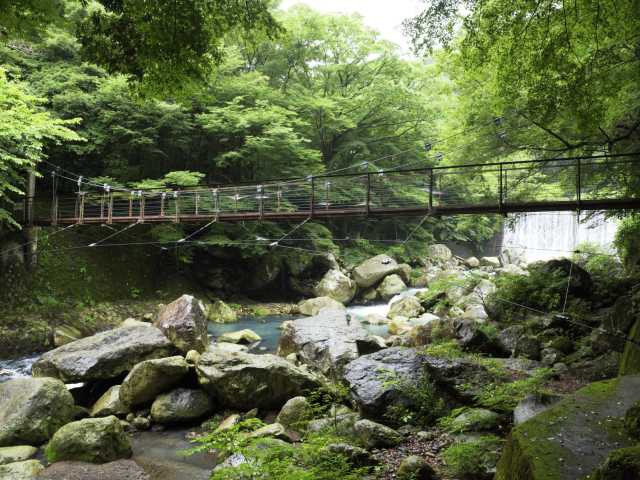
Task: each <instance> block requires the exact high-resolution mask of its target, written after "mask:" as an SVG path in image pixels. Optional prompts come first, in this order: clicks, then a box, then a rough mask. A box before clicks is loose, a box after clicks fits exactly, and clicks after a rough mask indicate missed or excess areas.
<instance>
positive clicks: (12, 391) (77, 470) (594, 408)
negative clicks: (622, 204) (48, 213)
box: [0, 245, 640, 480]
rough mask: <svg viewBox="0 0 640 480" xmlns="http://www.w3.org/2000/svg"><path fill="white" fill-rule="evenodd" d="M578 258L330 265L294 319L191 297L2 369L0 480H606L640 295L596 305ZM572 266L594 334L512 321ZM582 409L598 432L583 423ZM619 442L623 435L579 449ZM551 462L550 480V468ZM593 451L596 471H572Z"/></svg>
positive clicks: (538, 317) (632, 423) (624, 414)
mask: <svg viewBox="0 0 640 480" xmlns="http://www.w3.org/2000/svg"><path fill="white" fill-rule="evenodd" d="M566 262H568V261H559V262H557V263H555V264H554V263H551V262H550V263H549V264H545V265H540V266H538V267H535V268H533V267H532V268H527V267H526V266H525V265H521V264H514V263H508V262H506V261H505V260H504V259H503V260H500V259H497V258H483V259H476V258H468V259H458V258H456V257H454V256H453V255H452V254H451V252H450V251H449V250H448V249H447V248H446V247H445V246H444V245H433V246H432V247H431V249H430V253H429V256H428V258H426V259H425V260H424V261H423V262H422V263H421V264H419V265H414V266H409V265H399V264H397V263H396V262H395V260H394V259H393V258H391V257H389V256H387V255H379V256H377V257H373V258H371V259H368V260H367V261H365V262H363V263H362V264H361V265H358V266H357V267H356V268H354V269H353V270H351V271H346V270H343V269H342V268H341V267H340V266H339V265H338V264H337V263H336V262H335V261H326V262H324V263H322V264H323V265H325V266H326V271H325V273H323V274H320V276H319V277H318V279H317V284H316V285H315V286H313V288H312V290H313V292H314V293H315V294H317V295H318V296H316V297H313V298H309V299H306V300H303V301H301V302H300V303H299V304H298V305H297V307H296V309H295V310H297V311H298V312H299V313H297V314H291V315H289V316H270V317H266V318H263V319H262V320H260V319H247V318H240V319H238V318H233V317H234V316H233V315H232V313H233V312H230V309H229V308H228V307H226V306H225V304H224V303H222V302H216V303H213V304H205V303H203V302H201V301H200V300H199V299H197V298H194V297H193V296H190V295H183V296H182V297H180V298H178V299H176V300H175V301H174V302H172V303H170V304H168V305H166V306H161V307H160V309H159V310H158V312H157V313H155V314H154V315H151V316H144V317H140V318H137V319H136V318H131V319H128V320H126V321H125V322H123V323H122V325H120V326H119V327H118V328H115V329H112V330H107V331H104V332H100V333H97V334H95V335H92V336H89V337H85V338H79V339H77V340H73V341H70V342H68V343H65V344H64V345H61V346H60V347H58V348H56V349H54V350H51V351H49V352H46V353H45V354H43V355H42V356H39V357H30V358H25V359H22V360H14V361H11V362H5V363H3V364H2V365H3V366H2V368H3V370H2V371H3V373H4V378H3V379H5V380H7V381H4V382H3V383H1V384H0V424H1V425H2V428H1V429H0V478H12V479H13V478H15V479H16V480H19V479H28V478H29V479H30V478H45V479H58V478H109V479H110V480H114V479H115V480H117V479H119V478H127V479H134V478H135V479H140V480H143V479H149V478H151V479H158V480H162V479H164V480H172V479H174V478H176V479H178V478H194V479H198V478H203V479H204V478H209V476H210V475H211V472H212V471H214V478H235V477H233V475H235V473H234V472H236V473H237V472H241V471H253V470H252V469H257V471H260V472H263V473H264V472H269V471H272V470H271V469H273V468H275V465H276V463H274V462H275V459H276V457H277V464H278V465H280V464H282V462H285V463H286V462H291V463H290V467H288V468H287V469H285V470H288V471H290V472H293V471H295V469H297V468H302V470H303V471H304V470H305V469H306V470H307V471H312V469H313V468H318V466H317V461H313V460H310V459H313V458H315V457H314V455H318V458H324V459H326V458H331V459H332V461H331V462H332V463H331V466H326V467H323V468H324V473H323V474H322V475H325V474H326V475H333V474H332V473H331V470H327V469H330V468H336V469H338V465H339V466H340V467H339V468H340V470H335V472H338V471H339V472H340V473H335V475H337V476H342V477H344V478H365V477H366V478H420V479H427V480H430V479H435V478H462V477H464V478H490V477H492V476H493V475H494V474H495V475H496V476H497V478H500V479H504V480H507V479H513V480H516V479H518V480H521V479H523V478H525V479H538V478H540V479H542V478H562V479H564V478H579V477H578V476H577V475H578V473H577V472H580V474H589V473H593V474H594V475H607V474H608V473H607V472H608V471H612V470H611V469H613V468H619V466H615V465H613V463H615V461H614V460H612V458H614V457H609V460H607V457H608V456H609V454H611V455H614V456H615V455H616V451H618V450H619V449H623V450H624V449H629V448H634V445H635V444H636V443H637V440H635V439H634V436H635V435H637V434H638V432H637V431H636V430H637V418H636V417H637V412H636V410H637V408H638V407H637V406H635V407H634V405H635V404H636V402H638V401H640V383H639V382H640V379H639V377H638V376H637V375H634V373H635V370H634V369H635V368H637V366H636V365H635V364H634V363H633V361H632V360H630V361H627V363H626V364H624V368H625V369H627V370H628V371H624V372H622V373H627V374H630V375H627V376H624V377H620V379H619V380H617V379H615V378H616V377H617V375H618V373H619V364H620V360H621V358H634V356H633V355H634V352H633V351H632V352H631V353H630V352H629V348H632V347H630V346H629V345H631V346H633V344H632V343H629V344H627V343H626V342H624V341H623V342H620V341H619V338H618V337H616V336H615V335H612V334H610V333H607V332H611V331H613V330H610V329H609V328H607V327H611V325H615V326H616V328H617V329H618V330H624V331H626V332H633V331H634V329H636V328H637V327H634V326H633V325H634V323H635V324H637V323H638V311H639V310H638V303H637V292H636V291H635V290H633V289H631V290H628V289H627V290H624V289H623V290H622V291H621V292H619V294H618V296H617V297H616V298H613V299H611V301H610V302H609V303H608V304H607V305H603V304H602V302H596V301H595V300H594V299H593V295H592V292H593V280H592V279H591V277H590V276H589V273H588V272H586V271H584V270H582V269H581V268H580V267H579V266H578V265H570V267H569V264H568V263H566ZM567 268H569V271H570V272H572V276H571V277H569V278H568V281H569V283H568V285H569V289H568V291H570V292H571V295H572V298H574V297H575V298H576V299H577V300H576V302H579V304H580V305H581V308H583V309H585V311H586V309H589V310H588V311H589V314H588V315H589V317H588V318H589V319H590V320H589V321H590V322H591V323H590V325H588V326H587V327H582V328H577V327H576V325H575V324H574V323H571V317H567V316H561V315H560V316H559V315H553V314H548V315H547V314H542V313H535V314H534V313H532V312H530V311H527V310H526V309H523V310H522V311H520V310H518V311H517V314H516V315H514V314H513V312H510V314H509V315H508V316H507V314H506V313H505V311H504V310H501V304H500V303H499V300H498V298H497V295H496V292H499V291H500V288H503V287H501V285H503V284H504V281H503V280H501V278H505V279H508V280H509V281H510V282H513V284H515V285H518V284H522V285H523V286H527V285H528V283H527V282H531V281H534V280H535V279H536V278H537V277H536V276H537V275H539V272H540V271H544V269H547V270H549V269H550V271H553V272H560V273H557V274H558V275H561V274H562V272H564V271H566V269H567ZM540 269H541V270H540ZM316 273H317V270H316ZM554 275H556V274H555V273H554ZM518 282H520V283H518ZM523 288H524V287H523ZM590 295H591V297H590ZM584 299H589V300H584ZM572 301H573V300H572ZM507 319H508V322H507ZM29 367H31V375H28V372H29ZM603 379H613V380H605V381H604V382H602V381H601V380H603ZM590 382H596V383H590ZM587 384H588V385H587ZM582 385H587V386H586V387H585V388H584V389H582V390H578V391H577V392H576V390H577V389H578V388H579V387H581V386H582ZM560 387H562V388H560ZM634 409H636V410H634ZM586 410H588V413H589V415H592V416H593V418H597V419H598V421H597V422H595V423H594V422H590V421H589V422H587V423H585V421H586V420H584V419H582V418H581V417H580V415H581V412H582V411H586ZM634 412H636V413H634ZM572 415H577V417H576V420H575V421H573V420H571V418H572ZM541 419H544V420H541ZM563 422H564V423H567V427H566V428H564V427H563V428H561V429H560V430H558V427H557V425H563ZM514 425H515V429H513V427H514ZM576 425H578V426H580V425H582V426H583V427H581V428H578V427H576ZM614 427H615V432H616V433H615V435H616V438H615V439H614V440H606V441H605V440H602V441H598V442H597V443H598V444H597V445H595V443H593V442H591V443H590V440H587V441H586V443H585V438H586V437H585V435H586V436H587V437H588V438H600V436H602V438H605V437H604V436H606V435H608V434H607V433H606V432H607V431H609V430H607V429H610V428H614ZM585 428H588V429H591V430H590V431H589V434H588V435H587V434H585V430H584V429H585ZM512 429H513V431H512ZM510 432H511V433H510ZM607 438H610V436H609V437H607ZM194 442H195V443H194ZM198 445H201V446H202V447H201V448H200V450H199V452H198V453H197V454H195V455H193V456H187V457H185V456H183V455H181V453H180V452H181V451H183V450H185V449H188V448H190V447H195V446H198ZM596 450H597V455H595V456H594V455H593V452H594V451H596ZM269 452H279V453H277V456H276V457H273V455H275V453H274V454H270V453H269ZM301 452H302V453H301ZM588 452H592V453H591V454H589V453H588ZM543 453H544V455H546V456H548V459H547V460H545V461H544V462H543V463H542V464H540V465H543V464H544V465H547V464H554V465H556V464H557V465H559V466H558V467H557V468H556V467H554V468H555V471H556V472H560V473H558V474H557V475H556V476H552V477H545V476H544V473H543V467H541V466H538V465H539V459H540V458H541V455H542V454H543ZM587 454H589V455H590V458H589V462H582V464H583V465H588V466H585V467H583V469H582V470H578V469H577V468H574V467H572V466H570V465H577V464H581V462H580V456H581V455H587ZM620 455H626V451H624V452H622V453H621V454H620ZM624 458H625V459H626V458H627V457H626V456H625V457H624ZM293 459H295V461H294V460H293ZM305 462H310V463H308V464H305ZM571 462H574V463H571ZM576 462H577V463H576ZM607 462H609V463H607ZM216 465H217V466H216ZM305 465H306V466H305ZM612 465H613V466H612ZM616 465H617V464H616ZM629 465H631V466H629ZM629 465H626V464H625V466H624V468H628V469H631V470H629V471H635V470H633V469H634V468H636V467H637V465H636V464H634V463H633V462H631V463H630V464H629ZM634 465H635V466H634ZM620 468H622V467H620ZM214 469H215V470H214ZM234 469H239V470H234ZM243 469H244V470H243ZM607 469H609V470H607ZM327 472H328V473H327ZM563 472H564V473H563ZM2 475H4V477H3V476H2ZM273 475H275V474H273ZM290 475H293V473H290ZM317 475H321V474H320V473H318V474H317ZM349 475H352V476H349ZM274 478H283V479H284V478H289V477H288V476H286V475H285V476H284V477H283V476H276V477H274ZM291 478H298V477H295V476H292V477H291ZM305 478H306V477H305ZM318 478H320V477H318ZM322 478H331V477H324V476H323V477H322ZM334 478H335V477H334ZM601 478H609V477H606V476H605V477H601ZM611 478H613V477H611ZM621 478H623V477H621ZM625 478H626V477H625ZM629 478H633V477H629Z"/></svg>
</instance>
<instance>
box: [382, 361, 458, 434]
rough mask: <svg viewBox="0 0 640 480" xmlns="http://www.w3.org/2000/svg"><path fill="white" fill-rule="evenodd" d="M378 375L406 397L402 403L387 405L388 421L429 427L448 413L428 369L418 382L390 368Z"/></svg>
mask: <svg viewBox="0 0 640 480" xmlns="http://www.w3.org/2000/svg"><path fill="white" fill-rule="evenodd" d="M378 375H379V376H380V377H381V378H382V380H383V381H384V382H385V384H386V385H389V386H392V387H393V388H395V389H396V390H397V391H398V392H399V394H400V396H401V397H402V398H404V399H405V402H403V403H402V404H397V405H392V406H389V407H387V410H386V412H385V413H384V417H385V418H386V419H387V421H388V422H390V423H392V424H395V425H404V424H411V425H416V426H419V427H428V426H431V425H433V424H434V423H435V421H436V420H437V419H438V418H439V417H441V416H442V415H445V414H446V405H445V402H444V399H443V398H441V397H440V396H439V395H438V389H437V388H436V387H435V384H434V381H433V380H432V379H431V377H430V375H429V373H428V372H427V371H426V370H425V371H424V372H423V373H422V375H421V376H420V379H419V381H418V382H412V381H409V380H407V379H406V378H404V377H402V376H399V375H396V374H395V372H393V371H388V370H381V371H379V372H378Z"/></svg>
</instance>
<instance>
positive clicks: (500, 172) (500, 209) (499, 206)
mask: <svg viewBox="0 0 640 480" xmlns="http://www.w3.org/2000/svg"><path fill="white" fill-rule="evenodd" d="M498 170H499V174H500V180H499V182H498V188H499V192H498V195H499V199H498V211H499V212H500V213H502V211H503V208H504V197H503V195H502V194H503V192H502V175H503V173H502V172H503V169H502V163H500V166H499V169H498Z"/></svg>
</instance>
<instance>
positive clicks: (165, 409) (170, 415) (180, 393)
mask: <svg viewBox="0 0 640 480" xmlns="http://www.w3.org/2000/svg"><path fill="white" fill-rule="evenodd" d="M212 409H213V403H212V402H211V399H210V398H209V397H208V396H207V394H206V393H204V392H203V391H202V390H191V389H187V388H177V389H176V390H172V391H171V392H169V393H164V394H162V395H160V396H159V397H158V398H156V400H155V401H154V402H153V405H151V418H152V419H153V421H154V422H156V423H161V424H178V423H184V422H190V421H193V420H197V419H199V418H202V417H204V416H205V415H206V414H207V413H209V412H211V410H212Z"/></svg>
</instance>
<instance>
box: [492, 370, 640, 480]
mask: <svg viewBox="0 0 640 480" xmlns="http://www.w3.org/2000/svg"><path fill="white" fill-rule="evenodd" d="M639 399H640V375H628V376H625V377H620V378H617V379H614V380H606V381H601V382H596V383H592V384H590V385H588V386H586V387H584V388H582V389H580V390H578V391H577V392H576V393H575V394H573V395H571V396H570V397H568V398H566V399H564V400H561V401H560V402H558V403H556V404H555V405H554V406H552V407H551V408H549V409H547V410H546V411H544V412H542V413H539V414H538V415H536V416H534V417H533V418H531V419H529V420H528V421H525V422H524V423H522V424H520V425H518V426H517V427H516V428H514V429H513V430H512V432H511V435H510V437H509V439H508V441H507V445H506V447H505V449H504V451H503V454H502V458H501V459H500V462H499V463H498V470H497V472H496V477H495V478H496V480H542V479H548V478H558V479H565V478H566V479H582V478H588V476H589V475H591V476H592V474H593V472H594V470H596V468H597V467H598V466H599V465H601V464H602V463H603V462H604V461H605V459H606V458H607V456H608V455H609V453H610V452H612V451H613V450H617V449H619V448H621V447H622V448H624V447H629V446H632V445H634V444H635V443H636V440H634V439H633V438H631V437H630V436H629V435H628V433H627V432H626V431H625V430H624V428H622V426H621V423H622V417H623V416H624V414H625V412H626V411H627V410H628V409H629V407H630V406H631V405H633V403H634V402H637V401H638V400H639ZM605 478H609V477H605ZM611 478H614V477H611ZM625 478H633V477H625Z"/></svg>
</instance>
